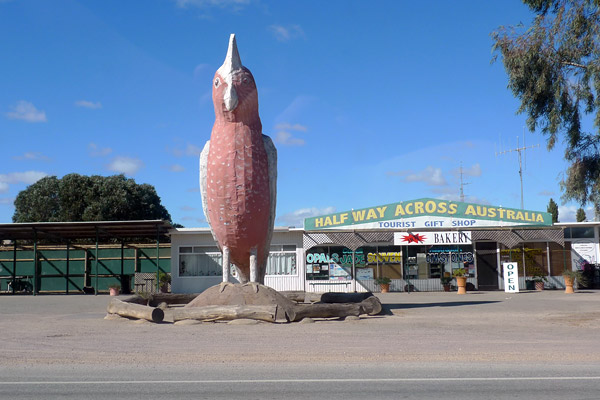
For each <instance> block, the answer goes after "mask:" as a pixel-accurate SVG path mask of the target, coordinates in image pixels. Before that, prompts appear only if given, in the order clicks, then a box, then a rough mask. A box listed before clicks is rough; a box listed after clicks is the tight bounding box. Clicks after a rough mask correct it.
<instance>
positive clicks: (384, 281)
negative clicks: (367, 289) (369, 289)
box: [375, 276, 392, 293]
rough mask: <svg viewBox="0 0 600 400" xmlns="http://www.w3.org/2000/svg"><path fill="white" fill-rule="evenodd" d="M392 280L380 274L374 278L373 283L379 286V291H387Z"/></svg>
mask: <svg viewBox="0 0 600 400" xmlns="http://www.w3.org/2000/svg"><path fill="white" fill-rule="evenodd" d="M391 282H392V280H391V279H390V278H388V277H387V276H380V277H379V278H375V283H376V284H377V285H379V287H380V288H381V293H387V292H389V291H390V283H391Z"/></svg>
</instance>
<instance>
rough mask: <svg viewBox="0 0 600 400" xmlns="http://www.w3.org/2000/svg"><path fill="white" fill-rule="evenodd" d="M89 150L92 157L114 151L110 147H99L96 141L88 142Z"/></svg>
mask: <svg viewBox="0 0 600 400" xmlns="http://www.w3.org/2000/svg"><path fill="white" fill-rule="evenodd" d="M88 150H89V151H90V156H92V157H104V156H107V155H109V154H110V153H112V149H111V148H110V147H99V146H98V145H97V144H96V143H90V144H88Z"/></svg>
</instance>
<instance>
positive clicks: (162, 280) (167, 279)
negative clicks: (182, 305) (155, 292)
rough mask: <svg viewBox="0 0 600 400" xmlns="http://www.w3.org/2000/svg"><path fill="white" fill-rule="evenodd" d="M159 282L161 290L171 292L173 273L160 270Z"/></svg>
mask: <svg viewBox="0 0 600 400" xmlns="http://www.w3.org/2000/svg"><path fill="white" fill-rule="evenodd" d="M158 283H159V285H160V292H161V293H168V292H169V283H171V275H170V274H167V273H166V272H159V273H158Z"/></svg>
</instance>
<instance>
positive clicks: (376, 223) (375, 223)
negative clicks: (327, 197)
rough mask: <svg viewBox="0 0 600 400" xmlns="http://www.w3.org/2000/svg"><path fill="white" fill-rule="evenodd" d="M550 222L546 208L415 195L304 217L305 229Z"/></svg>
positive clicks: (499, 225)
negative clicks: (540, 209) (354, 208)
mask: <svg viewBox="0 0 600 400" xmlns="http://www.w3.org/2000/svg"><path fill="white" fill-rule="evenodd" d="M508 226H552V215H551V214H550V213H547V212H539V211H529V210H519V209H515V208H504V207H496V206H488V205H482V204H472V203H461V202H456V201H446V200H437V199H418V200H411V201H403V202H400V203H392V204H387V205H383V206H376V207H369V208H362V209H360V210H352V211H344V212H339V213H335V214H328V215H322V216H319V217H313V218H306V219H305V220H304V229H305V230H307V231H317V230H354V229H376V230H399V229H415V228H419V229H421V228H437V229H448V228H450V229H452V228H455V229H456V228H458V229H464V228H478V227H483V228H484V227H508Z"/></svg>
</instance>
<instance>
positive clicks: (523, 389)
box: [0, 291, 600, 400]
mask: <svg viewBox="0 0 600 400" xmlns="http://www.w3.org/2000/svg"><path fill="white" fill-rule="evenodd" d="M381 299H382V302H383V303H384V306H385V308H386V310H387V313H388V315H385V316H379V317H368V318H363V319H361V320H359V321H337V320H328V321H325V320H323V321H317V322H316V323H313V324H299V323H296V324H258V325H248V326H245V325H241V326H240V325H227V324H224V323H205V324H200V325H193V326H177V325H173V324H160V325H156V324H152V323H138V322H133V321H129V320H105V319H103V317H104V316H105V309H106V305H107V304H108V301H109V297H108V296H97V297H95V296H75V295H74V296H37V297H32V296H15V297H13V296H0V332H1V334H0V343H1V344H0V399H33V398H35V399H64V398H86V399H96V398H98V399H100V398H103V399H104V398H107V397H110V398H128V399H138V398H139V399H142V398H143V399H151V398H174V399H186V398H190V399H191V398H194V399H242V398H243V399H280V398H286V399H312V398H314V399H317V398H318V399H323V398H325V399H327V400H329V399H344V400H349V399H358V398H360V399H365V398H367V399H392V398H393V399H403V398H406V399H429V398H437V397H442V396H443V398H445V399H458V398H460V399H475V398H477V399H481V398H492V399H509V398H510V399H515V398H516V399H519V398H522V399H541V398H544V399H555V398H556V399H558V398H561V399H562V398H573V399H598V398H600V351H599V350H598V332H599V329H600V308H599V307H598V306H599V305H600V292H595V291H588V292H580V293H577V294H575V295H570V296H569V295H565V294H563V293H562V292H558V291H546V292H542V293H535V292H527V293H519V294H513V295H507V294H504V293H500V292H489V293H471V294H468V295H466V296H457V295H456V294H454V293H450V294H448V293H413V294H410V295H408V294H405V293H391V294H388V295H382V296H381Z"/></svg>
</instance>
